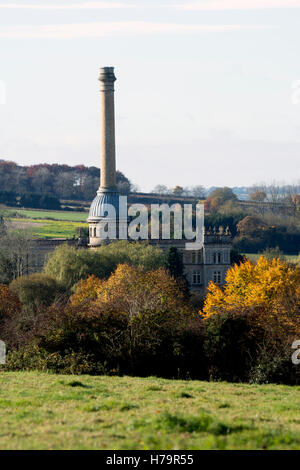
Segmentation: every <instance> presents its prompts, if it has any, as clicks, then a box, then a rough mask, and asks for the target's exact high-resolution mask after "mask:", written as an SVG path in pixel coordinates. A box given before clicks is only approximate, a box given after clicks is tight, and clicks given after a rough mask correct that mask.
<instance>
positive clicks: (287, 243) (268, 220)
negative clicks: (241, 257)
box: [205, 188, 300, 254]
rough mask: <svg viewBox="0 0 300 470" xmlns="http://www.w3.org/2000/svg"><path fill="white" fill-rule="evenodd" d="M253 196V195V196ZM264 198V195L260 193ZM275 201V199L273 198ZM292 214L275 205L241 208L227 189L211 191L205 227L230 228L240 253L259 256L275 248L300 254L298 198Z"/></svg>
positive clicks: (234, 196) (257, 203) (299, 208)
mask: <svg viewBox="0 0 300 470" xmlns="http://www.w3.org/2000/svg"><path fill="white" fill-rule="evenodd" d="M253 194H255V193H253ZM261 198H262V199H264V198H265V195H264V194H262V195H261ZM274 198H275V196H274ZM293 199H294V200H295V203H294V205H293V210H292V211H288V212H287V211H285V210H282V209H281V208H280V207H278V206H277V205H276V204H275V203H273V204H271V203H270V202H269V204H268V206H265V205H263V204H264V201H262V200H261V201H258V196H257V201H256V203H255V204H254V206H253V207H251V206H249V207H248V206H243V205H241V204H240V202H239V201H238V199H237V197H236V195H235V194H234V193H233V191H232V190H231V189H230V188H219V189H216V190H215V191H213V192H212V193H211V194H210V195H209V197H208V198H207V200H206V201H205V212H206V215H205V226H206V228H207V229H209V228H210V227H219V226H223V227H224V228H225V227H227V226H228V227H229V229H230V231H231V234H232V236H233V247H234V249H236V250H237V251H239V252H241V253H258V252H261V251H263V250H265V249H268V248H277V247H278V249H279V250H280V251H282V252H284V253H287V254H298V253H299V252H300V206H299V205H298V204H297V198H296V197H295V195H294V196H293Z"/></svg>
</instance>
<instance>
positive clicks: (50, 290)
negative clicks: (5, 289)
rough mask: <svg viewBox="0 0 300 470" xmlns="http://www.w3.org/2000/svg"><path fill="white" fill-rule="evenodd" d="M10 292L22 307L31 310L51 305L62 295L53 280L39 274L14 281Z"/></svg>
mask: <svg viewBox="0 0 300 470" xmlns="http://www.w3.org/2000/svg"><path fill="white" fill-rule="evenodd" d="M10 291H11V292H12V293H13V294H15V295H16V296H17V297H18V299H19V300H20V302H21V304H22V305H23V306H24V307H28V308H31V309H37V308H38V307H40V306H42V305H44V306H47V305H51V304H52V303H53V302H54V300H55V299H56V298H57V297H59V296H62V295H63V293H64V290H63V288H62V286H61V285H60V284H59V283H58V282H57V281H56V280H55V279H53V278H52V277H50V276H46V275H45V274H41V273H36V274H30V275H27V276H21V277H18V278H17V279H14V280H13V281H12V282H11V284H10Z"/></svg>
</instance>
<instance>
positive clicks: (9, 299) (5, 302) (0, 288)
mask: <svg viewBox="0 0 300 470" xmlns="http://www.w3.org/2000/svg"><path fill="white" fill-rule="evenodd" d="M20 305H21V304H20V302H19V299H18V297H17V296H16V295H15V294H14V293H13V292H12V291H11V290H10V289H9V287H8V286H6V285H4V284H0V323H1V321H2V320H3V319H4V318H5V317H12V316H13V315H15V314H16V313H17V312H18V311H19V310H20Z"/></svg>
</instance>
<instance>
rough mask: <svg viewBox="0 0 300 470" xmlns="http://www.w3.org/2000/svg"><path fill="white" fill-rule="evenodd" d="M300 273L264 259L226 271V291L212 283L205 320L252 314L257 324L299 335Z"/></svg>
mask: <svg viewBox="0 0 300 470" xmlns="http://www.w3.org/2000/svg"><path fill="white" fill-rule="evenodd" d="M299 302H300V271H299V269H298V268H293V267H291V266H290V265H289V264H287V263H285V262H283V261H281V260H280V259H279V258H274V259H272V260H268V259H266V258H264V257H263V256H261V257H260V258H259V259H258V261H257V264H254V263H251V262H250V261H249V260H247V261H246V262H244V263H242V264H240V265H237V264H235V265H234V266H233V267H232V268H231V269H229V270H228V271H227V274H226V282H225V285H224V288H223V289H221V288H220V287H219V286H217V285H216V284H214V283H210V285H209V287H208V294H207V297H206V300H205V304H204V307H203V313H204V316H205V317H206V318H208V317H211V316H212V315H216V314H221V313H224V312H228V313H234V312H236V313H238V312H241V311H242V310H245V309H246V310H247V309H248V310H249V311H250V312H252V313H251V315H252V317H253V318H254V319H255V321H256V323H257V324H260V325H261V326H263V327H264V328H266V327H268V326H269V327H270V328H271V329H272V328H273V329H274V331H275V330H277V331H278V332H279V333H280V334H285V335H288V332H292V333H295V332H298V333H299V332H300V324H299Z"/></svg>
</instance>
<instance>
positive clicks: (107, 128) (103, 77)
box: [99, 67, 116, 190]
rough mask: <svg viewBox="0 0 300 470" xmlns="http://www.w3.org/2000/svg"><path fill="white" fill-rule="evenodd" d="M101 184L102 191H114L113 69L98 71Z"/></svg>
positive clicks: (114, 78)
mask: <svg viewBox="0 0 300 470" xmlns="http://www.w3.org/2000/svg"><path fill="white" fill-rule="evenodd" d="M99 80H100V95H101V182H100V188H101V189H103V190H111V189H112V190H116V145H115V102H114V92H115V89H114V82H115V81H116V77H115V74H114V68H113V67H102V68H101V69H100V77H99Z"/></svg>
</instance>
